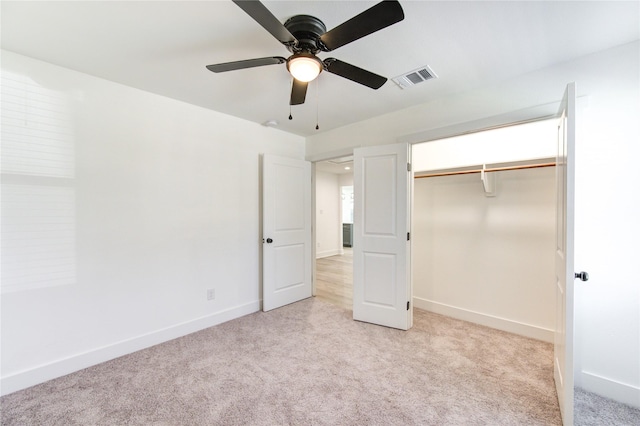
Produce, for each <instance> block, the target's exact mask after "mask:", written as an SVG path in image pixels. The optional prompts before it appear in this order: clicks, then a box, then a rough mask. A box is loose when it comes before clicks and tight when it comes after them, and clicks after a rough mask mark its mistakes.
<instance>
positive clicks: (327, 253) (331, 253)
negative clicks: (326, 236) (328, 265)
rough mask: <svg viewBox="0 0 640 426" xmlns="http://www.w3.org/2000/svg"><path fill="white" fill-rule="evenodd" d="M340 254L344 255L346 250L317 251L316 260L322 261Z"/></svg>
mask: <svg viewBox="0 0 640 426" xmlns="http://www.w3.org/2000/svg"><path fill="white" fill-rule="evenodd" d="M339 254H344V250H343V249H341V248H339V249H333V250H325V251H317V252H316V259H321V258H323V257H329V256H336V255H339Z"/></svg>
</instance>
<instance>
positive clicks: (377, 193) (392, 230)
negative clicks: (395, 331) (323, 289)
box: [353, 144, 413, 330]
mask: <svg viewBox="0 0 640 426" xmlns="http://www.w3.org/2000/svg"><path fill="white" fill-rule="evenodd" d="M410 152H411V151H410V148H409V145H408V144H396V145H385V146H375V147H368V148H359V149H355V150H354V164H353V166H354V172H353V179H354V198H355V203H354V224H353V228H354V231H353V318H354V319H355V320H358V321H365V322H370V323H373V324H378V325H384V326H387V327H393V328H399V329H401V330H408V329H409V328H411V326H412V325H413V315H412V312H413V310H412V309H411V307H412V306H411V303H410V302H411V255H410V247H411V243H410V241H409V237H410V234H409V231H410V229H409V228H410V225H411V220H410V214H411V208H410V203H411V185H412V176H411V175H412V173H411V171H410V166H409V163H410Z"/></svg>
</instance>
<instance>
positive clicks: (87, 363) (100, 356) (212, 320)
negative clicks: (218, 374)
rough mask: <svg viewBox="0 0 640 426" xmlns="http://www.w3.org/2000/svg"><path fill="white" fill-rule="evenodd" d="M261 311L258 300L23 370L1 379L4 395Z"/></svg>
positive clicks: (0, 388) (0, 387) (0, 385)
mask: <svg viewBox="0 0 640 426" xmlns="http://www.w3.org/2000/svg"><path fill="white" fill-rule="evenodd" d="M259 310H260V301H259V300H256V301H253V302H249V303H246V304H244V305H240V306H236V307H233V308H229V309H226V310H224V311H220V312H216V313H214V314H211V315H207V316H204V317H200V318H196V319H194V320H191V321H186V322H183V323H180V324H175V325H172V326H170V327H167V328H163V329H161V330H157V331H153V332H151V333H147V334H144V335H141V336H137V337H134V338H131V339H127V340H123V341H120V342H117V343H113V344H111V345H107V346H103V347H100V348H96V349H92V350H90V351H87V352H83V353H79V354H76V355H72V356H70V357H67V358H63V359H60V360H56V361H53V362H51V363H48V364H44V365H40V366H37V367H34V368H31V369H28V370H23V371H20V372H18V373H14V374H11V375H8V376H5V377H2V378H0V395H7V394H9V393H12V392H16V391H19V390H21V389H26V388H28V387H31V386H34V385H37V384H40V383H44V382H46V381H47V380H51V379H55V378H57V377H61V376H65V375H67V374H70V373H73V372H76V371H79V370H82V369H84V368H87V367H91V366H92V365H96V364H100V363H102V362H105V361H109V360H112V359H115V358H118V357H121V356H123V355H127V354H130V353H132V352H136V351H139V350H141V349H145V348H148V347H151V346H154V345H157V344H160V343H163V342H167V341H169V340H172V339H176V338H178V337H182V336H186V335H187V334H191V333H195V332H196V331H200V330H203V329H205V328H209V327H213V326H214V325H218V324H221V323H223V322H227V321H230V320H232V319H235V318H240V317H242V316H245V315H248V314H252V313H254V312H257V311H259Z"/></svg>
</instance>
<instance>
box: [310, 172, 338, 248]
mask: <svg viewBox="0 0 640 426" xmlns="http://www.w3.org/2000/svg"><path fill="white" fill-rule="evenodd" d="M340 216H341V215H340V184H339V175H338V174H335V173H329V172H321V171H316V259H319V258H321V257H327V256H334V255H336V254H341V253H342V252H343V250H342V235H341V233H342V221H341V219H340Z"/></svg>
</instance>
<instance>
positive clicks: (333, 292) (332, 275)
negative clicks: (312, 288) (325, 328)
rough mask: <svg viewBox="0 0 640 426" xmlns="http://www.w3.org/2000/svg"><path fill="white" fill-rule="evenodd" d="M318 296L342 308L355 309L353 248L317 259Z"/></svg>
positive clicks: (345, 248)
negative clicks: (340, 253) (339, 253)
mask: <svg viewBox="0 0 640 426" xmlns="http://www.w3.org/2000/svg"><path fill="white" fill-rule="evenodd" d="M316 297H317V298H319V299H321V300H324V301H326V302H329V303H332V304H334V305H337V306H340V307H341V308H345V309H349V310H352V309H353V250H352V249H351V248H350V247H344V254H343V255H336V256H329V257H323V258H320V259H316Z"/></svg>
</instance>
